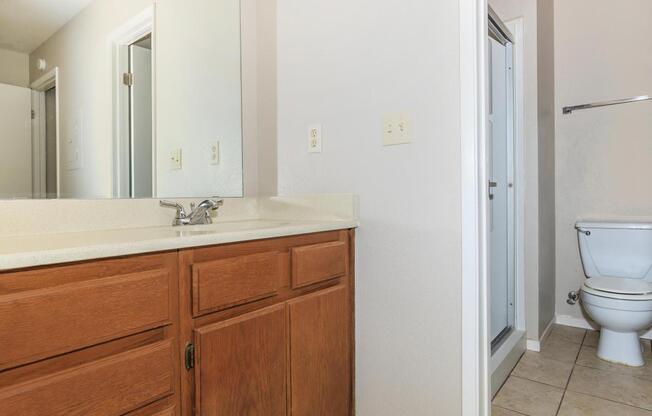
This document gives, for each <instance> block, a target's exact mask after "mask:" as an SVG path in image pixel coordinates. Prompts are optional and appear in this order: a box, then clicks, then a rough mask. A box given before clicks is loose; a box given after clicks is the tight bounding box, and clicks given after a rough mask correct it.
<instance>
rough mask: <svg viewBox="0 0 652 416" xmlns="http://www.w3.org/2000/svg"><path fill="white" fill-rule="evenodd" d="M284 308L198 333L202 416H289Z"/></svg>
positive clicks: (198, 401)
mask: <svg viewBox="0 0 652 416" xmlns="http://www.w3.org/2000/svg"><path fill="white" fill-rule="evenodd" d="M286 319H287V318H286V310H285V305H277V306H273V307H270V308H267V309H263V310H261V311H257V312H254V313H250V314H247V315H243V316H240V317H237V318H234V319H230V320H227V321H224V322H219V323H216V324H212V325H207V326H204V327H202V328H199V329H197V330H195V348H196V350H195V351H196V365H195V401H196V411H197V414H199V415H202V416H227V415H228V416H231V415H233V416H236V415H237V416H285V415H286V408H287V399H286V391H287V390H286V374H287V373H286V361H287V360H286V356H287V343H286V339H287V331H286Z"/></svg>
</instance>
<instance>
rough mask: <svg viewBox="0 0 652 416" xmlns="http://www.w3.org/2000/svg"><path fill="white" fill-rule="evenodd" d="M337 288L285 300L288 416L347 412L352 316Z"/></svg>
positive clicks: (346, 299)
mask: <svg viewBox="0 0 652 416" xmlns="http://www.w3.org/2000/svg"><path fill="white" fill-rule="evenodd" d="M348 293H349V292H348V289H347V287H345V286H338V287H335V288H332V289H328V290H324V291H321V292H317V293H314V294H311V295H307V296H303V297H301V298H298V299H296V300H293V301H290V302H289V306H288V307H289V314H290V380H291V386H290V397H291V399H290V401H291V410H292V412H291V414H292V416H347V415H349V414H350V411H351V396H352V391H351V371H352V369H351V322H350V319H351V315H350V312H349V310H350V306H349V305H350V304H349V297H348Z"/></svg>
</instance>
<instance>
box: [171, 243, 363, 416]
mask: <svg viewBox="0 0 652 416" xmlns="http://www.w3.org/2000/svg"><path fill="white" fill-rule="evenodd" d="M352 248H353V232H352V231H333V232H326V233H318V234H310V235H302V236H296V237H286V238H279V239H272V240H263V241H254V242H249V243H239V244H233V245H224V246H215V247H207V248H198V249H191V250H184V251H182V252H181V254H180V274H181V292H184V291H185V290H188V291H189V292H191V293H193V294H194V295H193V296H192V298H190V299H188V301H186V302H185V305H184V300H183V299H182V300H181V303H182V306H181V310H182V312H181V313H182V325H181V338H182V339H187V340H188V341H187V342H188V343H191V344H193V346H194V355H195V357H194V358H195V359H194V364H195V366H194V368H192V369H190V370H188V371H186V372H184V375H183V376H182V390H183V391H184V394H183V395H182V407H183V409H184V412H185V414H191V413H192V412H193V409H194V412H195V414H197V415H201V416H215V415H219V416H222V415H234V416H235V415H238V416H239V415H246V416H276V415H293V416H304V415H305V416H349V415H352V414H353V411H352V409H353V345H354V343H353V308H352V299H353V278H352V276H351V271H352V270H353V264H352V259H353V252H352ZM272 259H275V261H272ZM254 260H255V261H254ZM263 260H265V261H263ZM274 264H275V265H276V266H275V267H274V266H273V265H274ZM201 269H205V270H211V272H210V273H211V274H210V275H209V274H205V275H204V276H203V277H202V278H201V280H202V284H201V285H198V284H197V281H198V278H197V270H201ZM217 270H220V271H221V272H217ZM234 270H237V272H234ZM239 275H242V276H243V282H241V284H235V283H234V284H232V285H231V284H230V285H225V286H222V285H220V284H218V283H217V282H223V281H225V280H233V281H237V276H239ZM200 286H203V287H213V288H214V290H215V291H219V288H220V287H225V289H224V292H221V295H220V296H222V297H223V296H229V298H230V299H240V300H239V301H238V302H236V303H234V302H228V301H219V302H213V303H212V305H216V304H218V303H219V304H222V305H227V304H230V305H231V306H230V307H222V308H219V309H212V313H205V314H202V315H201V316H200V315H198V314H197V313H196V312H197V310H198V308H197V302H199V304H200V305H202V306H201V307H200V308H199V310H210V309H209V308H211V307H212V306H208V307H205V305H206V303H205V302H204V300H202V294H201V288H200V289H199V292H200V293H199V294H198V293H197V292H198V287H200ZM184 287H185V288H184ZM249 288H264V290H263V289H260V290H259V293H260V295H253V296H252V295H250V294H252V293H253V292H252V291H251V289H249ZM236 293H240V294H237V295H236ZM242 293H246V294H249V295H242ZM263 294H266V295H263ZM212 298H213V299H215V297H212ZM184 314H185V315H187V316H189V317H192V319H188V320H184V319H183V315H184ZM184 322H185V323H184Z"/></svg>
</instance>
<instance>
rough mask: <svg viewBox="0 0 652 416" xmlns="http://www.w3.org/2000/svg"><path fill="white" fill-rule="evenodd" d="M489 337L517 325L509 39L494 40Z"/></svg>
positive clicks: (491, 42) (489, 149)
mask: <svg viewBox="0 0 652 416" xmlns="http://www.w3.org/2000/svg"><path fill="white" fill-rule="evenodd" d="M489 58H490V61H489V69H490V72H489V80H488V81H489V87H490V88H489V117H488V124H489V125H488V134H487V137H488V143H487V156H488V161H487V162H488V163H487V169H488V172H487V177H488V179H489V183H488V187H489V224H488V226H489V280H490V299H491V308H490V309H491V321H490V335H491V339H492V345H493V346H495V345H496V344H497V343H499V342H500V340H501V339H502V338H503V337H504V336H505V335H506V334H507V333H509V331H510V329H511V328H512V327H513V326H514V310H515V309H514V255H513V252H514V247H513V238H514V236H513V233H514V195H513V192H514V190H513V173H512V170H513V158H514V150H513V149H514V141H513V136H514V135H513V128H514V127H513V120H514V118H513V96H512V94H513V84H512V83H513V79H512V71H511V69H512V64H511V62H512V50H511V44H510V43H508V42H507V43H505V44H503V43H500V42H498V41H496V40H495V39H493V38H489Z"/></svg>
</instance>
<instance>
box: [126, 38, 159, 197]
mask: <svg viewBox="0 0 652 416" xmlns="http://www.w3.org/2000/svg"><path fill="white" fill-rule="evenodd" d="M129 72H130V73H131V74H132V75H131V81H130V84H131V85H130V89H131V91H130V104H129V107H130V113H131V114H130V150H131V152H130V153H131V158H130V188H131V197H132V198H151V197H152V196H153V193H152V189H153V181H152V178H153V175H152V160H153V153H152V46H151V35H147V36H146V37H145V38H143V39H141V40H139V41H138V42H136V43H134V44H132V45H129Z"/></svg>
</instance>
